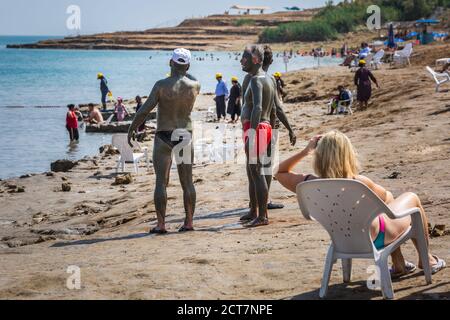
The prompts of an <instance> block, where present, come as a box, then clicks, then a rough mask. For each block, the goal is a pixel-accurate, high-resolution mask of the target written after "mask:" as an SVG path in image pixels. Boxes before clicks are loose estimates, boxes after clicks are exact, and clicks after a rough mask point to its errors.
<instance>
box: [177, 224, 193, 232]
mask: <svg viewBox="0 0 450 320" xmlns="http://www.w3.org/2000/svg"><path fill="white" fill-rule="evenodd" d="M191 231H195V230H194V227H192V226H186V225H184V226H182V227H181V228H180V230H178V232H180V233H182V232H191Z"/></svg>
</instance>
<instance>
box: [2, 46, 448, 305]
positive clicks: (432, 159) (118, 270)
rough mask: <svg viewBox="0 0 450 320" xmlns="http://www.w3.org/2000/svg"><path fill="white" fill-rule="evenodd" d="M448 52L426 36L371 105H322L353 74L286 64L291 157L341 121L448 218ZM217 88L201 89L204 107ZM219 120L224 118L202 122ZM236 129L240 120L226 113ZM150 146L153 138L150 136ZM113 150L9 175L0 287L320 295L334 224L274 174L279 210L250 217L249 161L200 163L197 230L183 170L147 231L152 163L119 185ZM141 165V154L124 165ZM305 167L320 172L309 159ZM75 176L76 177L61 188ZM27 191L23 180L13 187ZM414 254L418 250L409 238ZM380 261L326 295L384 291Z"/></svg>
mask: <svg viewBox="0 0 450 320" xmlns="http://www.w3.org/2000/svg"><path fill="white" fill-rule="evenodd" d="M449 52H450V45H449V44H448V43H446V44H436V45H433V46H429V47H421V48H419V49H418V50H417V52H416V55H415V57H414V58H413V60H412V66H411V67H409V68H404V69H391V68H389V66H386V65H384V66H383V67H382V69H381V70H376V71H374V74H375V76H376V77H377V79H378V81H379V83H380V84H381V89H377V90H375V91H374V97H373V100H372V102H371V105H370V107H369V108H368V109H367V110H365V111H358V112H356V113H355V114H354V115H353V116H346V117H344V116H326V115H325V113H326V111H327V105H326V103H327V102H328V101H329V98H330V96H331V95H332V94H333V93H335V91H336V87H337V85H339V84H346V85H348V86H349V87H350V88H353V86H352V85H351V84H352V81H353V73H351V72H350V71H349V69H347V68H344V67H330V68H320V69H316V70H302V71H296V72H292V73H289V74H287V75H286V77H285V80H286V82H287V84H288V87H287V92H288V96H287V99H286V100H287V102H286V104H285V109H286V112H287V115H288V117H289V119H290V120H291V123H293V124H294V126H295V132H296V134H297V137H298V144H297V146H295V147H291V146H290V145H289V139H288V135H287V132H286V130H285V129H284V128H283V129H282V130H281V136H280V157H281V159H285V158H287V157H288V156H289V155H291V154H292V153H293V152H295V151H296V150H299V149H300V148H302V147H304V146H305V145H306V142H307V141H308V139H309V138H311V137H312V136H313V135H315V134H318V133H324V132H327V131H329V130H332V129H338V130H341V131H342V132H344V133H346V134H347V135H348V136H349V137H350V138H351V140H352V141H353V143H354V144H355V146H356V148H357V150H358V152H359V157H360V161H361V164H362V170H363V171H362V173H363V174H364V175H367V176H369V177H370V178H372V179H373V180H374V181H376V182H378V183H379V184H381V185H383V186H385V187H386V188H387V189H389V190H390V191H392V192H393V194H394V196H398V195H400V194H401V193H403V192H406V191H412V192H415V193H417V194H418V195H419V196H420V198H421V199H422V202H423V205H424V207H425V210H426V212H427V214H428V216H429V218H430V222H431V224H432V225H433V226H434V225H446V226H447V229H449V228H450V214H449V211H450V193H449V190H450V182H449V181H450V170H449V168H450V160H449V158H450V120H449V117H448V115H449V114H450V90H449V89H450V87H449V86H448V85H447V86H443V88H442V92H439V93H435V91H434V82H433V80H432V79H431V77H430V76H429V75H428V74H427V73H426V70H425V66H426V65H433V63H434V60H435V59H436V58H437V57H440V56H445V55H447V54H448V53H449ZM212 105H213V102H212V97H211V96H208V95H204V96H201V97H199V99H198V101H197V104H196V107H195V111H196V112H198V114H199V115H200V119H201V117H204V116H205V114H206V110H207V109H208V107H210V106H212ZM204 126H205V127H206V130H207V132H210V133H212V132H214V130H216V126H217V125H216V124H214V123H206V124H204ZM227 130H228V131H230V132H232V131H233V130H241V127H240V125H235V126H233V125H228V126H227ZM146 146H148V147H150V148H151V147H152V141H149V142H146ZM115 164H116V156H114V155H105V154H99V155H98V156H96V157H93V158H89V159H84V160H82V161H80V162H79V163H78V165H77V166H75V167H74V168H73V169H72V170H70V171H69V172H65V173H51V174H46V173H42V174H37V175H32V176H27V177H23V178H16V179H10V180H6V181H0V201H1V207H0V298H1V299H318V289H319V287H320V281H321V277H322V268H323V263H324V259H325V254H326V251H327V248H328V245H329V237H328V235H327V234H326V232H325V231H324V230H323V229H322V228H321V227H320V225H319V224H318V223H315V222H311V221H307V220H305V219H304V218H303V217H302V215H301V213H300V210H299V208H298V204H297V200H296V196H295V194H291V193H289V192H288V191H286V190H284V189H283V188H282V187H281V186H280V185H279V184H278V183H277V182H275V183H274V184H273V187H272V190H271V194H270V195H271V198H272V199H273V201H275V202H277V203H283V204H284V205H285V206H286V207H285V209H283V210H276V211H271V212H270V213H269V214H270V219H271V224H270V225H269V226H267V227H263V228H257V229H244V228H243V227H242V226H241V225H240V224H239V223H238V221H239V217H240V216H241V215H242V214H243V213H244V212H245V211H246V207H247V205H248V196H247V192H246V188H247V187H246V175H245V168H244V166H243V165H241V164H237V163H225V164H214V163H213V164H198V165H196V166H195V168H194V180H195V186H196V189H197V199H198V200H197V212H196V220H195V227H196V232H193V233H189V234H178V233H177V232H176V231H177V230H178V228H179V227H180V226H181V225H182V223H183V218H184V210H183V199H182V194H181V187H180V185H179V182H178V177H177V174H176V170H174V171H172V172H171V182H170V184H169V187H168V195H169V203H168V217H167V221H168V228H169V234H168V235H167V236H154V235H149V234H148V231H149V229H150V227H153V226H154V225H155V220H156V214H155V208H154V203H153V191H154V182H155V176H154V173H153V169H152V168H150V170H149V171H146V169H145V166H144V164H142V167H141V169H140V173H139V174H138V175H135V174H133V180H134V181H133V182H132V183H131V184H128V185H119V186H116V185H113V183H114V181H115V177H116V175H115V169H114V168H115ZM128 170H131V166H130V167H128ZM298 170H300V171H302V172H307V173H311V171H312V170H311V159H308V160H307V161H305V162H304V163H302V164H301V165H300V166H299V168H298ZM67 182H70V184H71V191H70V192H62V191H61V185H62V183H67ZM19 189H21V190H20V191H24V192H17V191H18V190H19ZM449 239H450V238H449V234H448V232H447V233H446V234H445V235H443V236H440V237H433V238H432V239H431V251H432V252H433V253H435V254H437V255H438V256H440V257H441V258H443V259H445V260H446V261H447V262H450V251H449V243H450V242H449ZM404 248H405V249H404V254H405V258H406V259H408V260H409V261H413V262H417V256H416V253H415V250H414V248H413V245H412V243H411V242H408V244H407V245H406V246H405V247H404ZM370 264H371V262H370V261H364V260H362V261H355V262H354V272H353V279H352V280H353V281H352V283H351V284H348V285H346V284H343V283H342V276H341V274H342V271H341V267H340V264H337V265H336V266H335V268H334V271H333V275H332V279H331V283H330V291H329V297H328V298H330V299H382V295H381V292H379V291H371V290H369V289H368V288H367V286H366V280H367V278H368V274H367V271H366V270H367V267H368V266H369V265H370ZM69 266H78V267H80V269H81V289H80V290H69V289H68V288H67V286H66V281H67V278H68V277H69V274H68V273H67V268H68V267H69ZM449 279H450V268H447V269H445V270H443V271H442V272H439V273H438V274H436V275H434V276H433V284H431V285H426V283H425V279H424V277H423V275H421V272H420V271H416V272H415V273H414V274H412V275H409V276H407V277H405V278H402V279H401V280H395V281H394V283H393V286H394V290H395V294H396V298H397V299H449V298H450V282H449Z"/></svg>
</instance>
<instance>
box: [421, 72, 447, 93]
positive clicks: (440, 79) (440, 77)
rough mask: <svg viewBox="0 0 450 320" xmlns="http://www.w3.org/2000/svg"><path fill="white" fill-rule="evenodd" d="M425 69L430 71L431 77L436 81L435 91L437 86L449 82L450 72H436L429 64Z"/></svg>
mask: <svg viewBox="0 0 450 320" xmlns="http://www.w3.org/2000/svg"><path fill="white" fill-rule="evenodd" d="M427 70H428V72H429V73H431V76H432V77H433V79H434V81H435V82H436V92H439V88H440V87H441V85H443V84H444V83H446V82H450V74H448V73H446V72H444V73H438V72H436V71H434V70H433V69H431V68H430V67H429V66H427Z"/></svg>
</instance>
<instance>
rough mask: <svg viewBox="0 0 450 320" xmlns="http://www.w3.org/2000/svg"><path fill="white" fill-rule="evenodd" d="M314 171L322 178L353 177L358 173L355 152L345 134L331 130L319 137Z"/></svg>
mask: <svg viewBox="0 0 450 320" xmlns="http://www.w3.org/2000/svg"><path fill="white" fill-rule="evenodd" d="M314 171H315V172H316V174H317V175H318V176H319V177H320V178H322V179H353V178H355V177H356V176H357V175H358V174H359V172H358V171H359V163H358V158H357V154H356V152H355V149H354V148H353V145H352V143H351V142H350V139H349V138H348V137H347V136H346V135H345V134H343V133H342V132H340V131H331V132H328V133H327V134H325V135H324V136H323V137H322V139H320V141H319V143H318V144H317V148H316V152H315V158H314Z"/></svg>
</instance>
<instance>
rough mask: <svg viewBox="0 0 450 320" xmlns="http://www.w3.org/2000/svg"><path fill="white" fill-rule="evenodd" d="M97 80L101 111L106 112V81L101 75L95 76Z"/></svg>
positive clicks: (107, 90) (107, 91)
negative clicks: (98, 81) (100, 96)
mask: <svg viewBox="0 0 450 320" xmlns="http://www.w3.org/2000/svg"><path fill="white" fill-rule="evenodd" d="M97 80H100V92H101V94H102V106H103V110H106V97H107V96H108V93H109V88H108V80H106V78H105V76H104V75H103V73H99V74H97Z"/></svg>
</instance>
